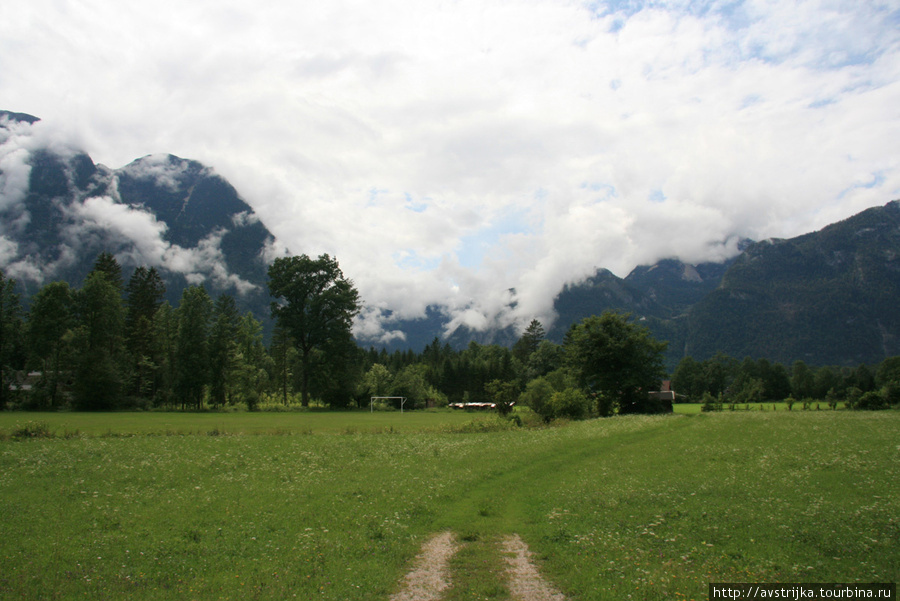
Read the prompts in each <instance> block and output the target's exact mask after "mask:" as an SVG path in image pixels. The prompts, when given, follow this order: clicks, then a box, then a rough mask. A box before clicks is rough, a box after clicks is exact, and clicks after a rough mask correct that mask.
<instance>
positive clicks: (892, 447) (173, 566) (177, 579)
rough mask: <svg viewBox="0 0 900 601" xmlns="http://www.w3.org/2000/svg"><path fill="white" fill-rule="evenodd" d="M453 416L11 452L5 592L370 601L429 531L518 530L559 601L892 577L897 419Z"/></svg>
mask: <svg viewBox="0 0 900 601" xmlns="http://www.w3.org/2000/svg"><path fill="white" fill-rule="evenodd" d="M313 415H314V414H298V415H297V416H289V417H290V418H303V417H310V418H311V417H313ZM376 415H377V414H376ZM383 415H385V416H389V417H390V418H392V419H398V418H400V417H401V416H400V415H399V414H383ZM332 416H334V417H332ZM429 416H431V417H429ZM447 416H453V417H452V419H456V417H455V416H454V414H440V413H435V414H426V413H422V414H418V415H416V416H415V418H416V419H421V420H423V421H422V422H421V423H420V424H419V425H418V427H416V428H412V429H411V430H409V431H405V432H397V430H396V429H395V430H394V433H390V429H388V430H387V432H383V433H378V434H375V433H362V428H361V426H360V425H359V422H352V420H355V419H358V418H360V417H362V414H330V415H329V417H330V418H332V419H339V418H341V417H343V418H345V419H347V420H351V421H348V422H347V423H343V424H342V423H341V422H339V421H335V422H333V423H332V424H331V425H330V426H329V427H328V428H327V429H326V430H327V431H328V432H332V433H330V434H329V433H321V434H318V433H314V434H310V435H302V434H298V433H295V434H290V433H286V432H304V431H310V430H312V431H320V430H319V429H318V428H313V427H310V428H309V429H306V428H303V427H300V428H296V429H295V428H294V427H293V426H290V425H289V426H286V427H284V428H283V429H282V430H279V431H280V432H282V433H270V434H268V435H249V434H234V435H221V433H222V432H236V431H246V432H250V431H251V430H252V428H249V427H248V426H247V425H246V424H247V422H246V421H243V420H246V419H247V415H246V414H237V415H233V416H229V415H219V416H217V418H218V420H221V421H219V422H218V423H217V424H211V423H209V422H200V421H198V422H196V425H193V426H192V425H188V424H186V423H182V424H180V425H177V426H176V425H172V426H171V429H170V430H165V429H164V430H155V429H154V431H153V432H151V433H149V434H143V435H135V436H117V435H114V434H116V433H117V431H116V430H113V429H111V428H108V432H107V433H106V434H104V433H103V432H102V428H100V429H92V430H91V431H92V432H93V431H97V432H98V435H96V436H84V435H82V436H77V437H70V438H59V437H57V438H32V439H27V440H21V439H16V438H11V437H5V438H4V439H3V440H0V503H2V506H3V516H4V519H3V520H2V521H0V557H2V558H3V562H4V570H2V572H0V597H2V598H16V599H47V598H74V597H87V598H93V599H112V598H131V599H170V598H193V599H247V598H250V599H285V598H294V596H295V595H296V598H302V599H310V598H318V599H341V600H344V599H351V600H352V599H359V600H370V599H387V598H388V597H389V595H390V594H391V593H392V592H393V591H395V590H397V587H398V583H399V581H400V579H401V578H402V576H403V574H404V573H405V572H406V570H407V569H408V564H409V561H410V560H411V558H413V557H414V556H415V555H416V553H417V552H418V549H419V546H420V544H421V543H422V541H423V540H425V539H426V538H427V537H428V536H430V535H432V534H434V533H435V532H440V531H444V530H451V531H453V532H454V533H456V535H457V537H458V538H459V540H461V541H462V542H463V543H464V544H467V545H470V546H469V547H468V548H470V549H477V545H478V543H479V541H488V540H493V539H495V538H496V537H498V536H501V535H506V534H511V533H516V534H519V535H520V536H521V537H522V539H524V540H525V541H526V542H527V543H528V544H529V546H530V547H531V549H532V551H533V552H534V553H535V554H536V560H537V562H538V564H539V566H540V568H541V570H542V571H543V573H544V574H545V576H546V577H547V578H548V579H549V580H550V581H551V582H552V583H553V584H554V585H555V586H556V587H557V588H559V589H560V590H562V591H563V592H564V593H565V594H566V595H567V596H568V597H569V598H570V599H604V600H608V599H628V598H640V599H650V600H652V599H666V600H671V599H690V598H693V599H705V598H706V594H707V589H706V585H707V583H708V582H710V581H713V582H722V581H762V582H827V581H842V582H851V581H859V582H879V581H880V582H885V581H896V580H897V577H898V575H900V574H898V567H897V566H900V518H898V516H900V494H898V493H900V439H898V436H897V432H898V426H900V413H898V412H896V411H892V412H877V413H864V412H844V411H837V412H831V411H821V412H815V411H810V412H797V411H795V412H786V411H779V412H733V413H732V412H724V413H721V414H704V415H692V416H690V415H674V416H662V417H628V418H621V417H620V418H613V419H606V420H594V421H589V422H582V423H573V424H570V425H567V426H563V427H557V428H551V429H541V430H526V429H515V430H508V431H497V432H470V433H462V432H461V431H462V430H477V429H479V428H477V427H470V428H461V427H460V425H459V424H456V425H453V424H447V423H446V420H448V419H451V418H450V417H447ZM142 417H150V416H142ZM179 417H181V416H179ZM184 417H186V418H196V419H198V420H200V419H202V418H206V417H207V416H206V415H202V416H201V415H197V416H184ZM404 417H413V416H412V415H404ZM462 418H465V420H470V419H471V416H462ZM230 419H234V420H235V421H234V422H229V421H228V420H230ZM429 420H431V421H430V423H429ZM239 424H244V425H239ZM211 425H215V426H216V427H217V429H211V428H210V426H211ZM10 427H12V425H10V424H4V425H3V429H4V430H5V431H6V432H7V433H8V432H9V430H8V429H7V428H10ZM380 427H382V428H383V426H380ZM81 429H82V431H83V432H84V431H87V430H88V428H87V427H86V426H84V427H82V428H81ZM179 430H180V431H181V432H195V434H193V435H185V434H178V433H177V432H178V431H179ZM130 431H133V430H132V428H131V427H130V426H129V427H122V430H121V432H130ZM263 431H268V430H263ZM197 432H198V433H199V434H196V433H197ZM273 432H274V430H273ZM167 433H168V435H166V434H167ZM209 433H213V434H216V433H218V434H220V435H208V434H209ZM479 552H483V550H482V551H479ZM461 553H462V552H461ZM460 557H462V558H463V559H465V555H463V554H461V555H460ZM463 559H461V560H460V561H462V560H463ZM456 578H457V583H456V584H455V588H454V592H453V595H454V598H472V597H473V596H476V595H477V596H478V598H483V597H484V596H486V595H485V594H484V592H483V591H485V590H490V591H492V592H491V593H490V594H491V596H492V597H493V598H500V599H502V598H508V594H507V592H506V591H505V589H504V588H503V586H502V583H498V582H499V581H498V579H497V577H496V576H495V575H492V574H491V573H490V572H484V571H481V572H477V571H476V572H472V573H462V570H460V573H459V574H457V575H456ZM466 591H471V593H467V592H466Z"/></svg>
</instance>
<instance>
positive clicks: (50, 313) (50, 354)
mask: <svg viewBox="0 0 900 601" xmlns="http://www.w3.org/2000/svg"><path fill="white" fill-rule="evenodd" d="M74 327H75V315H74V299H73V294H72V290H71V289H70V288H69V284H67V283H66V282H51V283H49V284H47V285H46V286H44V287H43V288H41V289H40V290H39V291H38V293H37V294H35V295H34V298H32V299H31V312H30V313H29V315H28V327H27V337H28V347H29V351H30V354H31V357H32V360H33V361H35V362H36V363H38V364H39V366H40V370H41V373H42V374H43V376H42V378H41V382H40V389H41V390H40V391H39V394H40V396H41V397H43V398H42V400H43V399H46V400H48V401H49V405H50V408H51V409H56V407H57V406H58V405H59V384H60V381H61V379H62V378H61V374H62V372H63V368H64V366H65V365H66V364H67V363H68V360H69V358H70V356H71V347H72V329H73V328H74ZM44 395H46V396H44Z"/></svg>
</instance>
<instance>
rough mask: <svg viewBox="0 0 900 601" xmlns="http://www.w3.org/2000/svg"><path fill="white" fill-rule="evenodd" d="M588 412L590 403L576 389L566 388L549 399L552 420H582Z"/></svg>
mask: <svg viewBox="0 0 900 601" xmlns="http://www.w3.org/2000/svg"><path fill="white" fill-rule="evenodd" d="M589 411H590V401H589V400H588V397H587V395H586V394H584V392H582V391H581V390H578V389H577V388H566V389H565V390H563V391H562V392H556V393H554V394H553V396H552V397H550V414H551V417H552V418H553V419H555V418H560V417H567V418H569V419H584V418H585V417H586V416H587V414H588V412H589Z"/></svg>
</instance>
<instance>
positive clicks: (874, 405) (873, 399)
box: [853, 391, 890, 411]
mask: <svg viewBox="0 0 900 601" xmlns="http://www.w3.org/2000/svg"><path fill="white" fill-rule="evenodd" d="M889 407H890V405H889V404H888V402H887V399H885V398H884V396H883V395H882V394H881V393H880V392H875V391H871V392H867V393H865V394H863V395H862V396H861V397H860V398H859V401H857V403H856V404H855V405H854V407H853V408H854V409H866V410H870V411H876V410H878V409H887V408H889Z"/></svg>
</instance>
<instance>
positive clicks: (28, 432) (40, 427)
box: [12, 422, 53, 438]
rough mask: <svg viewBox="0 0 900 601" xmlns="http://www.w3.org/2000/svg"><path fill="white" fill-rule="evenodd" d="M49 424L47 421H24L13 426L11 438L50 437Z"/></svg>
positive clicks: (51, 434)
mask: <svg viewBox="0 0 900 601" xmlns="http://www.w3.org/2000/svg"><path fill="white" fill-rule="evenodd" d="M52 436H53V432H51V431H50V424H48V423H47V422H25V423H24V424H16V427H15V428H13V431H12V437H13V438H51V437H52Z"/></svg>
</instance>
